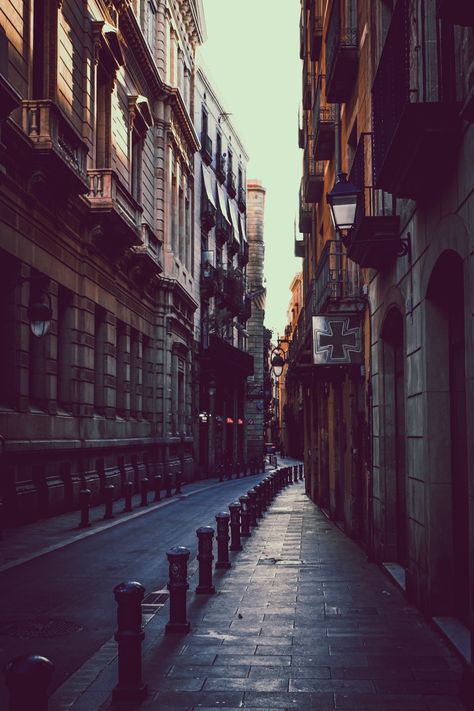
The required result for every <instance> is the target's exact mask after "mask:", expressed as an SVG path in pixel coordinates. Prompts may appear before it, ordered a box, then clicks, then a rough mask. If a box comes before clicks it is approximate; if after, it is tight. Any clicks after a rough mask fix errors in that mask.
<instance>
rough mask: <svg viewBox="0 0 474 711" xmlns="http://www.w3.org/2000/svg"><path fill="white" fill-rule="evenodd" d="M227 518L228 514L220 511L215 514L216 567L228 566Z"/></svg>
mask: <svg viewBox="0 0 474 711" xmlns="http://www.w3.org/2000/svg"><path fill="white" fill-rule="evenodd" d="M229 520H230V514H228V513H227V511H221V512H220V513H218V514H216V522H217V562H216V568H230V567H231V564H230V561H229Z"/></svg>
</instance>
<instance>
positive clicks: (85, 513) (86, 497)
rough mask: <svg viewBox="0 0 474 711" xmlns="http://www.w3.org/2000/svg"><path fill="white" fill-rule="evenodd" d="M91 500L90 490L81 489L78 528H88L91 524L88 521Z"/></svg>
mask: <svg viewBox="0 0 474 711" xmlns="http://www.w3.org/2000/svg"><path fill="white" fill-rule="evenodd" d="M90 500H91V490H90V489H81V491H80V492H79V506H80V508H81V522H80V524H79V528H89V527H90V525H91V523H90V521H89V507H90Z"/></svg>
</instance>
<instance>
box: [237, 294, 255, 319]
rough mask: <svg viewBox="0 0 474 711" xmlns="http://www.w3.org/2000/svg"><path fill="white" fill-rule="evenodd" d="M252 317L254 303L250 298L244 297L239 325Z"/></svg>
mask: <svg viewBox="0 0 474 711" xmlns="http://www.w3.org/2000/svg"><path fill="white" fill-rule="evenodd" d="M251 317H252V301H251V299H250V297H249V296H244V300H243V303H242V307H241V310H240V312H239V314H238V319H239V323H246V322H247V321H248V320H249V319H250V318H251Z"/></svg>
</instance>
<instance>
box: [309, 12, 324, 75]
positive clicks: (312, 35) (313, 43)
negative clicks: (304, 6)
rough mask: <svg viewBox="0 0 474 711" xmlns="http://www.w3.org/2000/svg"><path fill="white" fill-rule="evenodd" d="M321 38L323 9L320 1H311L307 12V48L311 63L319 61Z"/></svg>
mask: <svg viewBox="0 0 474 711" xmlns="http://www.w3.org/2000/svg"><path fill="white" fill-rule="evenodd" d="M322 36H323V8H322V2H321V0H312V2H311V7H310V11H309V47H310V56H311V59H312V60H313V61H317V60H318V59H319V56H320V53H321V43H322Z"/></svg>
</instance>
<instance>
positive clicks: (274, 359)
mask: <svg viewBox="0 0 474 711" xmlns="http://www.w3.org/2000/svg"><path fill="white" fill-rule="evenodd" d="M270 363H271V365H272V370H273V374H274V376H275V378H279V377H280V376H281V374H282V373H283V368H284V366H285V363H286V361H285V351H284V350H283V348H282V347H281V346H277V347H276V348H274V349H273V350H272V356H271V358H270Z"/></svg>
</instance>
